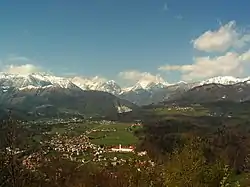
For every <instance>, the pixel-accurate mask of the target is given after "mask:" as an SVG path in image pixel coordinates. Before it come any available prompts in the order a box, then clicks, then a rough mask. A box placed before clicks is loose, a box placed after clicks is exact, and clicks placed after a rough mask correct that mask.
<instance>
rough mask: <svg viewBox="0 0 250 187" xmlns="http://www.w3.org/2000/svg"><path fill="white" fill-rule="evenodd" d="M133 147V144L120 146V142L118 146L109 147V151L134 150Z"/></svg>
mask: <svg viewBox="0 0 250 187" xmlns="http://www.w3.org/2000/svg"><path fill="white" fill-rule="evenodd" d="M134 150H135V147H133V146H129V147H122V145H121V144H119V146H118V147H117V146H116V147H112V148H111V149H110V151H111V152H134Z"/></svg>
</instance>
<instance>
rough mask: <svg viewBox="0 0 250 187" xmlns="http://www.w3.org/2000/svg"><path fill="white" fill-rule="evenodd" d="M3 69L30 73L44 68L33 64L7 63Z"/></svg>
mask: <svg viewBox="0 0 250 187" xmlns="http://www.w3.org/2000/svg"><path fill="white" fill-rule="evenodd" d="M3 71H4V72H6V73H12V74H30V73H37V72H41V71H42V68H40V67H38V66H35V65H33V64H24V65H7V66H5V67H4V68H3Z"/></svg>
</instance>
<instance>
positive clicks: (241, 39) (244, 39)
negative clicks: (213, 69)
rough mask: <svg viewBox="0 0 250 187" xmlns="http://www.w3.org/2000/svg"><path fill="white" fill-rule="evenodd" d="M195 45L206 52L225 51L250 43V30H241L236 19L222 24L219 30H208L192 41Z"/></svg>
mask: <svg viewBox="0 0 250 187" xmlns="http://www.w3.org/2000/svg"><path fill="white" fill-rule="evenodd" d="M191 42H192V44H193V47H194V48H195V49H198V50H200V51H206V52H215V51H217V52H225V51H227V50H228V49H229V48H231V47H234V48H242V47H244V46H245V45H246V44H247V43H250V32H248V31H239V29H237V27H236V22H235V21H230V22H229V23H227V24H225V25H222V26H221V27H220V28H219V29H218V30H214V31H212V30H208V31H206V32H204V33H203V34H202V35H201V36H199V37H198V38H196V39H195V40H192V41H191Z"/></svg>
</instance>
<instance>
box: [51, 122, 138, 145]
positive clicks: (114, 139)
mask: <svg viewBox="0 0 250 187" xmlns="http://www.w3.org/2000/svg"><path fill="white" fill-rule="evenodd" d="M131 125H132V124H131V123H120V122H113V123H109V122H107V123H105V122H102V123H98V122H85V123H78V124H73V123H72V124H59V125H55V126H54V127H53V128H52V130H51V134H55V133H59V134H64V133H67V134H72V135H80V134H87V136H88V137H89V138H90V140H91V142H92V143H94V144H97V145H104V146H113V145H119V144H121V145H123V146H124V145H135V144H136V143H137V141H138V139H137V137H136V136H135V135H134V131H135V130H136V128H140V127H133V128H131ZM87 132H89V133H87Z"/></svg>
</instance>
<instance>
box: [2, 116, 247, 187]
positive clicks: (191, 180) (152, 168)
mask: <svg viewBox="0 0 250 187" xmlns="http://www.w3.org/2000/svg"><path fill="white" fill-rule="evenodd" d="M197 120H198V121H197ZM197 120H195V119H185V120H184V119H183V120H181V119H178V120H176V119H172V120H162V121H158V120H156V119H154V118H150V120H147V121H145V127H144V128H143V130H142V131H138V132H137V135H138V136H139V137H140V146H139V149H143V150H145V149H146V150H147V151H148V153H149V158H145V159H143V160H142V159H140V158H139V157H138V158H137V157H135V158H131V159H129V160H127V162H125V163H124V164H119V163H116V164H115V166H114V164H113V163H109V164H107V165H102V164H97V163H94V162H88V163H77V162H73V161H70V160H65V159H62V157H61V156H60V155H58V154H50V153H44V152H46V149H47V148H48V147H46V145H40V144H37V143H34V142H30V140H31V139H32V137H33V136H34V135H35V132H33V131H29V129H27V128H25V127H23V125H22V123H19V122H17V121H15V120H6V121H3V122H2V123H1V124H0V138H1V141H0V142H1V144H0V186H3V187H5V186H6V187H12V186H14V187H39V186H40V187H43V186H46V187H176V186H177V187H224V186H228V187H236V186H246V187H247V186H250V181H249V180H248V170H249V169H250V167H249V166H250V165H249V157H248V156H249V153H250V152H249V143H250V141H249V140H250V139H249V135H248V132H249V131H248V129H247V127H246V125H244V127H239V126H237V125H234V124H235V122H231V123H232V124H231V125H229V127H230V128H228V126H225V125H224V123H229V122H225V121H224V122H223V121H220V122H218V121H217V123H214V124H215V125H213V128H211V126H210V127H209V126H208V125H207V123H206V121H207V120H204V121H203V120H202V119H197ZM23 150H25V151H23ZM34 153H35V154H41V157H40V159H39V164H37V165H35V167H34V168H32V167H31V168H27V167H25V165H24V164H23V163H24V160H25V159H27V158H28V157H29V155H31V154H34ZM44 154H45V155H46V156H44ZM35 161H37V160H35Z"/></svg>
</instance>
